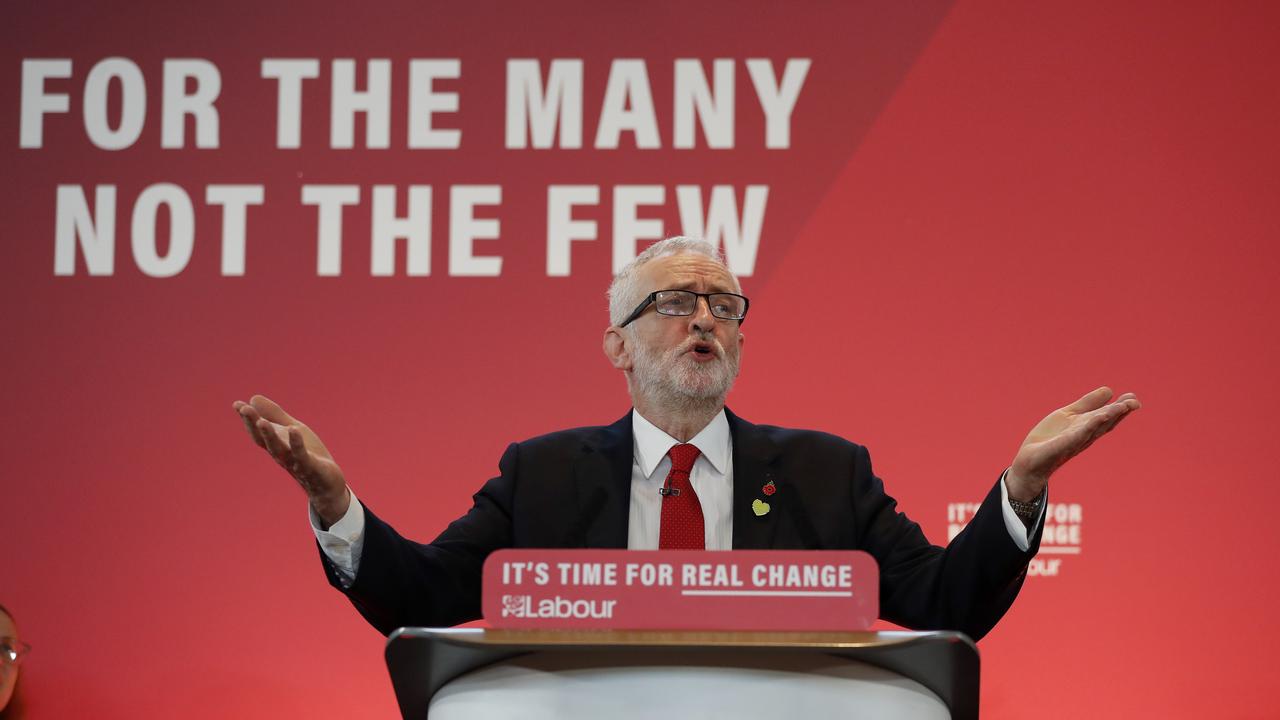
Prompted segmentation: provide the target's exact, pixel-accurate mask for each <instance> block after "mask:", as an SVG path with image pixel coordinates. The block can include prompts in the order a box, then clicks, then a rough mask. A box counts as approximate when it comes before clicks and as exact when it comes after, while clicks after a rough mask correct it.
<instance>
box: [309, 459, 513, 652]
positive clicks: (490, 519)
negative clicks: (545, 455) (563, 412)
mask: <svg viewBox="0 0 1280 720" xmlns="http://www.w3.org/2000/svg"><path fill="white" fill-rule="evenodd" d="M518 457H519V445H517V444H514V443H513V444H512V445H510V446H508V448H507V450H506V452H504V453H503V455H502V459H501V460H500V461H499V462H498V468H499V475H498V477H495V478H493V479H492V480H489V481H488V482H487V483H485V485H484V487H482V488H481V489H480V491H479V492H477V493H476V494H475V495H474V496H473V503H472V506H471V509H470V510H468V511H467V513H466V514H465V515H463V516H462V517H460V518H458V519H457V520H454V521H453V522H452V523H450V524H449V527H447V528H445V530H444V532H442V533H440V535H439V537H437V538H436V539H435V540H433V541H432V542H431V543H429V544H422V543H417V542H414V541H412V540H408V539H406V538H404V537H402V536H401V535H400V534H399V533H398V532H396V531H395V529H394V528H392V527H391V526H390V525H388V524H387V523H386V522H384V521H383V520H381V519H380V518H378V516H377V515H375V514H374V513H373V511H372V510H370V509H369V506H368V505H367V504H366V505H365V538H364V549H363V551H362V552H361V556H360V567H359V572H358V573H357V574H356V579H355V582H353V583H352V584H351V586H350V587H348V588H343V587H342V583H341V582H340V580H339V578H338V575H337V570H336V568H335V567H334V566H333V564H332V562H331V561H329V559H328V558H327V557H325V555H324V552H323V551H321V552H320V558H321V561H322V562H323V563H324V564H325V570H326V573H325V574H326V576H327V577H328V579H329V583H330V584H331V585H333V586H334V587H335V588H337V589H338V590H339V591H341V592H343V593H345V594H346V595H347V597H348V598H349V599H350V600H351V604H352V605H354V606H355V607H356V609H357V610H359V611H360V614H361V615H363V616H364V618H365V619H366V620H368V621H369V623H370V624H371V625H373V626H374V627H375V628H377V629H378V631H379V632H381V633H382V634H383V635H390V634H391V633H392V632H393V631H395V630H396V629H397V628H401V627H409V626H422V627H442V626H450V625H457V624H459V623H463V622H467V621H470V620H475V619H478V618H479V617H480V580H481V576H482V573H481V571H482V569H483V567H484V561H485V558H487V557H489V553H491V552H493V551H494V550H498V549H500V548H504V547H510V546H511V543H512V531H511V516H512V501H513V498H514V495H515V485H516V477H515V475H516V467H517V459H518ZM317 547H318V546H317Z"/></svg>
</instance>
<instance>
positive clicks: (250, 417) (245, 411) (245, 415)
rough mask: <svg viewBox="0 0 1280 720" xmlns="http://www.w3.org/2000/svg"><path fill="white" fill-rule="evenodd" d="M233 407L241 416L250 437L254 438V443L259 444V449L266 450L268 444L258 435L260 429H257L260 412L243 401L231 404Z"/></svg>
mask: <svg viewBox="0 0 1280 720" xmlns="http://www.w3.org/2000/svg"><path fill="white" fill-rule="evenodd" d="M231 407H232V408H234V409H235V411H236V414H237V415H239V416H240V420H241V422H243V423H244V431H245V432H247V433H249V437H251V438H253V442H254V443H255V444H257V446H258V447H260V448H263V449H266V447H267V443H266V442H265V441H264V440H263V439H262V436H261V435H259V434H258V429H257V427H256V423H257V422H258V419H259V418H260V416H259V415H258V411H257V410H254V409H253V406H252V405H250V404H249V403H247V402H244V401H242V400H237V401H235V402H234V403H232V404H231Z"/></svg>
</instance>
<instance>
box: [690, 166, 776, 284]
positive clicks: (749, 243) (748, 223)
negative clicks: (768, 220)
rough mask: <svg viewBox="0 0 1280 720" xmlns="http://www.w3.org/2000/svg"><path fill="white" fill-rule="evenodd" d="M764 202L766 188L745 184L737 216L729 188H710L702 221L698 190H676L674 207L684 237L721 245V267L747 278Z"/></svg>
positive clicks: (752, 268)
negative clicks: (744, 194) (722, 250)
mask: <svg viewBox="0 0 1280 720" xmlns="http://www.w3.org/2000/svg"><path fill="white" fill-rule="evenodd" d="M768 200H769V186H767V185H748V186H747V191H746V196H745V199H744V201H743V203H742V215H741V217H739V215H738V212H737V200H736V198H734V193H733V186H731V185H715V186H713V187H712V188H711V202H710V203H709V204H708V208H707V214H706V216H705V217H706V221H705V222H704V221H703V214H702V190H701V188H699V187H698V186H697V185H679V186H677V187H676V204H677V205H678V206H679V208H680V226H681V228H682V229H683V232H684V234H685V235H688V236H690V237H696V238H702V239H703V240H706V241H707V242H709V243H711V244H712V245H720V244H721V243H723V245H724V259H725V264H727V265H728V266H729V271H730V272H732V273H733V274H734V275H737V276H738V277H749V276H750V275H751V274H752V273H753V272H754V271H755V267H756V253H757V251H759V249H760V231H761V228H762V227H763V226H764V209H765V205H766V203H767V202H768Z"/></svg>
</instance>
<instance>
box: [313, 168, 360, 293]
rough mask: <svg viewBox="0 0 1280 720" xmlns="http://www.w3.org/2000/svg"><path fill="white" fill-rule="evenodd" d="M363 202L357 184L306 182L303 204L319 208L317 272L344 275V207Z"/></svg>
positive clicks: (317, 214) (317, 212)
mask: <svg viewBox="0 0 1280 720" xmlns="http://www.w3.org/2000/svg"><path fill="white" fill-rule="evenodd" d="M358 202H360V188H359V187H358V186H356V185H303V186H302V204H303V205H315V206H316V207H317V210H316V274H317V275H320V276H321V277H325V276H330V277H334V276H338V275H341V274H342V208H343V206H344V205H355V204H356V203H358Z"/></svg>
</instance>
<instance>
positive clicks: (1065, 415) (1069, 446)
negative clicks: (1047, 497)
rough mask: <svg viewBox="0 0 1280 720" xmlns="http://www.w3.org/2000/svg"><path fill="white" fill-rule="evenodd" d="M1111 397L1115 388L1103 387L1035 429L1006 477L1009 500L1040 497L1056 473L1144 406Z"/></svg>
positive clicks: (1128, 395)
mask: <svg viewBox="0 0 1280 720" xmlns="http://www.w3.org/2000/svg"><path fill="white" fill-rule="evenodd" d="M1111 396H1112V392H1111V388H1108V387H1100V388H1098V389H1097V390H1094V391H1093V392H1091V393H1088V394H1086V395H1085V396H1084V397H1082V398H1080V399H1079V400H1077V401H1075V402H1073V403H1071V404H1070V405H1068V406H1066V407H1063V408H1058V409H1057V410H1054V411H1053V412H1051V413H1049V414H1048V415H1047V416H1046V417H1045V419H1043V420H1041V421H1040V423H1039V424H1038V425H1036V426H1035V427H1033V428H1031V432H1030V433H1028V434H1027V439H1026V440H1023V441H1022V447H1021V448H1019V449H1018V454H1017V456H1015V457H1014V458H1013V465H1012V466H1011V467H1010V469H1009V474H1008V475H1007V476H1006V477H1005V483H1006V484H1007V485H1008V488H1009V497H1011V498H1013V499H1014V500H1019V501H1022V502H1031V501H1032V500H1034V499H1035V498H1037V497H1039V496H1040V493H1041V492H1043V491H1044V489H1045V486H1046V485H1048V483H1049V476H1050V475H1052V474H1053V472H1054V471H1055V470H1057V469H1058V468H1060V467H1062V466H1063V464H1064V463H1066V462H1067V461H1068V460H1070V459H1071V458H1073V457H1075V456H1076V455H1078V454H1080V453H1081V452H1082V451H1083V450H1084V449H1085V448H1087V447H1089V446H1090V445H1092V444H1093V443H1094V441H1095V440H1097V439H1098V438H1100V437H1102V436H1103V435H1106V434H1107V433H1109V432H1111V430H1112V429H1113V428H1115V426H1116V425H1118V424H1119V423H1120V421H1121V420H1123V419H1125V418H1126V417H1128V415H1129V413H1131V412H1133V411H1134V410H1137V409H1138V408H1140V407H1142V403H1141V402H1139V401H1138V397H1137V396H1136V395H1134V394H1133V393H1125V394H1124V395H1121V396H1120V397H1118V398H1116V400H1115V402H1109V401H1110V400H1111Z"/></svg>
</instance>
